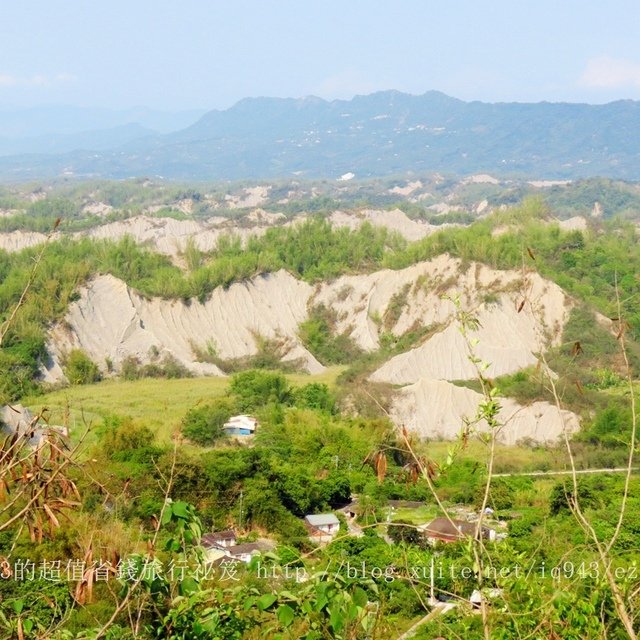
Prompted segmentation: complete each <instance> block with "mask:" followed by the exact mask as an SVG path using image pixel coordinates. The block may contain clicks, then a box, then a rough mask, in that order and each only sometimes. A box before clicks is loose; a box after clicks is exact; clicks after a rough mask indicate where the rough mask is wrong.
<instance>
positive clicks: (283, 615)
mask: <svg viewBox="0 0 640 640" xmlns="http://www.w3.org/2000/svg"><path fill="white" fill-rule="evenodd" d="M295 618H296V614H295V612H294V610H293V609H292V608H291V607H290V606H289V605H288V604H283V605H282V606H280V607H279V608H278V620H279V621H280V624H281V625H282V626H283V627H288V626H289V625H290V624H291V623H292V622H293V621H294V620H295Z"/></svg>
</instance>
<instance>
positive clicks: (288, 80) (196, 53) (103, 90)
mask: <svg viewBox="0 0 640 640" xmlns="http://www.w3.org/2000/svg"><path fill="white" fill-rule="evenodd" d="M380 89H399V90H402V91H408V92H411V93H423V92H425V91H427V90H429V89H438V90H440V91H444V92H445V93H447V94H449V95H453V96H455V97H458V98H463V99H465V100H471V99H477V100H483V101H492V102H493V101H513V100H515V101H540V100H549V101H559V100H567V101H572V102H575V101H584V102H598V103H600V102H607V101H610V100H615V99H619V98H633V99H640V3H638V2H637V1H634V2H632V1H627V0H612V1H610V2H607V3H605V2H585V1H584V0H583V1H582V2H577V1H573V0H561V1H559V2H558V1H557V0H556V1H555V2H550V1H547V0H538V1H537V2H535V3H534V2H523V1H520V0H511V1H509V2H504V1H502V0H497V1H492V2H486V1H482V0H475V1H467V0H459V1H456V0H452V1H451V2H449V3H445V2H433V1H431V0H422V1H419V0H404V1H403V0H396V1H395V2H388V1H386V0H370V1H367V2H365V1H363V0H352V1H351V2H349V1H347V0H343V1H341V2H336V1H334V0H323V1H313V2H312V1H305V0H298V1H296V2H293V1H290V0H280V1H278V0H274V1H272V2H266V1H265V0H262V1H254V0H234V1H229V2H219V1H216V0H209V1H204V0H182V1H181V2H178V1H177V0H172V1H171V2H168V1H166V0H153V1H151V0H128V1H127V2H124V1H122V0H105V2H90V1H89V0H84V1H82V2H80V1H77V0H66V1H62V0H46V1H44V0H24V1H23V2H3V3H2V7H1V8H0V106H35V105H45V104H71V105H78V106H103V107H110V108H125V107H131V106H140V105H144V106H148V107H153V108H158V109H168V110H175V109H190V108H206V109H211V108H226V107H229V106H231V105H232V104H233V103H234V102H236V101H237V100H239V99H241V98H243V97H246V96H259V95H260V96H262V95H268V96H281V97H288V96H293V97H298V96H304V95H309V94H315V95H319V96H321V97H323V98H349V97H351V96H353V95H354V94H361V93H370V92H372V91H376V90H380Z"/></svg>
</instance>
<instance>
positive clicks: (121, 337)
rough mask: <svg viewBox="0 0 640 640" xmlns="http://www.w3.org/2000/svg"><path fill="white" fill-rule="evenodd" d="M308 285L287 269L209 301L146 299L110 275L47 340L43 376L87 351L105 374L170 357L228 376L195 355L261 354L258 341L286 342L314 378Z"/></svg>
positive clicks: (87, 291) (92, 286)
mask: <svg viewBox="0 0 640 640" xmlns="http://www.w3.org/2000/svg"><path fill="white" fill-rule="evenodd" d="M310 292H311V287H310V286H309V285H308V284H306V283H304V282H301V281H299V280H296V279H295V278H294V277H293V276H291V275H289V274H288V273H287V272H285V271H279V272H278V273H275V274H270V275H265V276H260V277H258V278H254V279H253V280H251V281H249V282H246V283H236V284H233V285H231V286H230V287H229V288H228V289H226V290H225V289H223V288H222V287H220V288H218V289H216V290H215V291H214V292H213V294H212V296H211V297H210V298H209V300H207V302H206V303H204V304H202V303H200V302H198V301H197V300H191V301H189V302H188V303H185V302H183V301H178V300H163V299H161V298H151V299H147V298H145V297H143V296H141V295H140V294H138V293H136V292H135V291H134V290H132V289H131V288H130V287H128V286H127V285H126V284H125V283H124V282H122V281H121V280H119V279H117V278H114V277H113V276H111V275H103V276H98V277H97V278H95V279H94V280H93V281H91V282H90V283H89V285H88V286H87V287H85V288H84V289H83V290H82V292H81V294H80V299H79V300H78V301H76V302H74V303H72V305H71V306H70V308H69V312H68V313H67V316H66V318H65V320H64V322H62V323H60V324H58V325H57V326H56V327H54V329H53V330H52V332H51V334H50V342H49V350H50V353H51V355H52V364H51V365H50V366H49V368H48V371H47V374H46V378H47V379H49V380H56V379H60V378H61V374H62V370H61V367H60V362H61V360H62V359H63V355H64V354H65V353H68V352H69V351H71V350H72V349H82V350H83V351H85V352H86V353H87V355H88V356H89V357H90V358H91V359H92V360H94V362H96V363H97V364H98V366H100V367H101V368H102V369H103V370H104V369H106V362H107V361H109V362H110V363H111V365H112V366H113V367H114V369H115V370H116V371H117V370H118V369H119V367H120V365H121V363H122V361H123V360H124V359H125V358H127V357H129V356H134V357H136V358H138V359H139V360H140V362H148V361H150V360H151V359H153V358H156V359H157V358H158V357H161V356H162V355H170V356H172V357H173V358H175V359H176V360H177V361H178V362H179V363H181V364H183V365H184V366H185V367H187V368H188V369H189V370H190V371H192V372H193V373H196V374H200V375H223V374H222V372H221V371H220V369H219V368H218V367H217V366H216V365H214V364H210V363H207V362H197V360H196V352H198V351H203V352H207V350H209V351H212V352H214V353H215V354H216V355H217V356H219V357H220V358H221V359H232V358H241V357H244V356H250V355H254V354H255V353H256V352H257V349H258V347H257V345H256V339H257V338H258V337H262V338H266V339H273V340H278V341H281V342H282V343H283V345H284V347H285V348H286V349H287V350H288V352H287V353H285V354H284V357H285V359H287V356H289V359H299V358H301V359H302V360H303V364H304V366H305V368H306V369H307V370H309V371H311V372H317V371H320V370H322V365H320V363H319V362H318V361H317V360H316V359H315V358H314V357H313V356H312V355H311V354H310V353H309V352H308V351H307V350H306V349H304V347H302V345H301V344H300V342H299V340H298V338H297V330H298V325H299V324H300V322H302V321H303V320H304V319H305V317H306V315H307V307H306V301H307V299H308V297H309V295H310Z"/></svg>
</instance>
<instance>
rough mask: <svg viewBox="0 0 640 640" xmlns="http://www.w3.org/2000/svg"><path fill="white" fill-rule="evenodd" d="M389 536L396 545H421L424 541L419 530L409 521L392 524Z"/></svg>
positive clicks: (397, 521) (389, 528)
mask: <svg viewBox="0 0 640 640" xmlns="http://www.w3.org/2000/svg"><path fill="white" fill-rule="evenodd" d="M388 534H389V537H390V538H391V539H392V540H393V541H394V542H395V543H396V544H399V543H400V542H404V543H406V544H416V545H419V544H420V543H421V541H422V535H421V534H420V532H419V531H418V529H417V528H416V527H415V525H413V524H411V523H410V522H408V521H407V520H396V521H395V522H392V523H391V524H390V525H389V527H388Z"/></svg>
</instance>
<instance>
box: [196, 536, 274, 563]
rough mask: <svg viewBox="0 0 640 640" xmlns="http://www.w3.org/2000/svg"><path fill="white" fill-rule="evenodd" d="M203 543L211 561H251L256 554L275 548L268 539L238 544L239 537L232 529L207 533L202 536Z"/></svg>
mask: <svg viewBox="0 0 640 640" xmlns="http://www.w3.org/2000/svg"><path fill="white" fill-rule="evenodd" d="M201 543H202V546H203V547H204V548H205V550H206V552H207V559H208V560H209V561H210V562H216V561H219V560H225V559H228V560H237V561H238V562H245V563H249V562H250V561H251V558H253V557H254V556H256V555H260V554H262V553H264V552H265V551H270V550H271V549H272V548H273V545H272V544H270V543H268V542H266V541H260V542H245V543H242V544H238V538H237V536H236V533H235V531H233V530H232V529H227V530H225V531H216V532H214V533H207V534H205V535H204V536H202V540H201Z"/></svg>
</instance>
